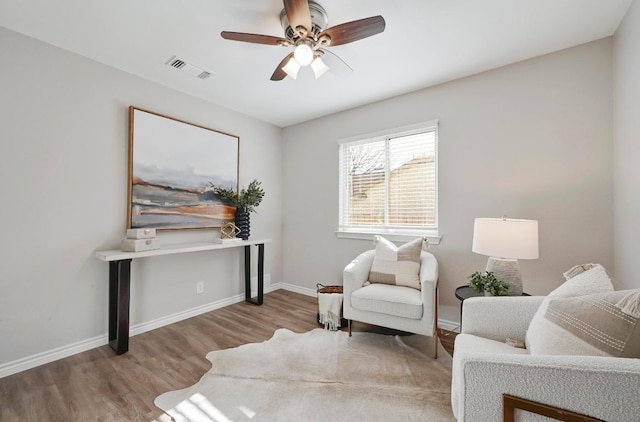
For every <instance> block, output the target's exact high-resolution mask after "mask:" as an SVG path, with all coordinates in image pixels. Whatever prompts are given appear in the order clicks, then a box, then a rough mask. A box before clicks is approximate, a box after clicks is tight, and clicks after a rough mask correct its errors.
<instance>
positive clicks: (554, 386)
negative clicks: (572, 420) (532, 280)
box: [451, 296, 640, 422]
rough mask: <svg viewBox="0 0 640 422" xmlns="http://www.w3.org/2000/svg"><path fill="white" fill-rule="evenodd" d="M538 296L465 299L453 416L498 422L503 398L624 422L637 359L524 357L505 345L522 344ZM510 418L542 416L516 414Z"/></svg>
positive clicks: (634, 400)
mask: <svg viewBox="0 0 640 422" xmlns="http://www.w3.org/2000/svg"><path fill="white" fill-rule="evenodd" d="M543 299H544V297H540V296H531V297H481V298H470V299H467V300H465V301H464V312H463V316H462V333H461V334H459V335H458V336H457V337H456V341H455V349H454V356H453V373H452V384H451V405H452V408H453V413H454V415H455V416H456V419H457V420H458V421H459V422H460V421H473V422H489V421H491V422H494V421H499V420H502V395H503V394H510V395H512V396H517V397H520V398H523V399H527V400H531V401H535V402H539V403H544V404H546V405H550V406H553V407H558V408H561V409H565V410H570V411H573V412H577V413H580V414H585V415H589V416H592V417H594V418H597V419H601V420H603V421H616V422H631V421H637V420H638V417H639V416H638V415H640V400H638V391H640V359H628V358H615V357H592V356H558V355H530V354H529V353H528V352H527V351H526V350H525V349H517V348H514V347H511V346H509V345H507V344H505V340H506V339H507V338H511V339H514V340H520V341H524V338H525V334H526V331H527V329H528V327H529V323H530V321H531V319H532V318H533V316H534V314H535V313H536V310H537V309H538V307H539V306H540V304H541V303H542V300H543ZM516 420H517V421H541V420H549V419H546V418H542V417H541V416H537V415H533V414H530V413H519V414H518V416H517V419H516Z"/></svg>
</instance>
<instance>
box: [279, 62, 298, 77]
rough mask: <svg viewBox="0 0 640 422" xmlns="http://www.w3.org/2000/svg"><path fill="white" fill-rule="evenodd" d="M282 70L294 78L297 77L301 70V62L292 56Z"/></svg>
mask: <svg viewBox="0 0 640 422" xmlns="http://www.w3.org/2000/svg"><path fill="white" fill-rule="evenodd" d="M282 70H284V73H286V74H287V75H289V76H291V77H292V78H293V79H296V78H297V77H298V71H299V70H300V64H298V62H297V61H296V60H295V59H294V58H293V57H292V58H291V59H289V61H288V62H287V64H285V65H284V66H282Z"/></svg>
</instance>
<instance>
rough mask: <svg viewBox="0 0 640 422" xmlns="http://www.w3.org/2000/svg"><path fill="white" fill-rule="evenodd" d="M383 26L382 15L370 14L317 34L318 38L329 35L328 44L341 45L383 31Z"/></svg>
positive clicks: (384, 24)
mask: <svg viewBox="0 0 640 422" xmlns="http://www.w3.org/2000/svg"><path fill="white" fill-rule="evenodd" d="M385 26H386V23H385V21H384V18H383V17H382V16H372V17H370V18H364V19H359V20H357V21H352V22H347V23H343V24H340V25H336V26H333V27H331V28H329V29H327V30H325V31H323V32H321V33H320V34H318V39H320V38H322V36H323V35H328V36H329V37H331V43H330V44H329V45H330V46H336V45H342V44H347V43H350V42H354V41H358V40H361V39H363V38H367V37H370V36H372V35H376V34H379V33H381V32H383V31H384V28H385Z"/></svg>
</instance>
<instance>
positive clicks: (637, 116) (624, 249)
mask: <svg viewBox="0 0 640 422" xmlns="http://www.w3.org/2000/svg"><path fill="white" fill-rule="evenodd" d="M614 51H615V56H614V69H615V71H614V81H615V83H614V98H615V102H614V116H615V119H614V139H615V142H614V164H615V165H614V198H615V201H614V210H615V213H614V215H615V217H614V232H615V278H616V282H617V283H618V284H619V285H621V286H623V287H626V288H638V287H640V277H638V275H637V274H638V269H637V268H636V264H637V263H638V256H639V255H640V245H639V244H638V239H640V222H639V221H638V218H639V217H640V141H639V136H640V135H639V134H640V78H639V77H638V75H640V53H639V52H640V4H638V2H637V1H635V2H633V4H632V5H631V8H630V9H629V11H628V12H627V15H626V16H625V18H624V20H623V21H622V24H621V25H620V28H619V29H618V32H617V33H616V36H615V49H614Z"/></svg>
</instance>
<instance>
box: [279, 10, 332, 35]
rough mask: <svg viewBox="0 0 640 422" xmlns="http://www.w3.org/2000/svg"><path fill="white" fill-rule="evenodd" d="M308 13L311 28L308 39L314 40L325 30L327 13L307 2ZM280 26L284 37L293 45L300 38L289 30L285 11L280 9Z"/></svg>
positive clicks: (291, 29)
mask: <svg viewBox="0 0 640 422" xmlns="http://www.w3.org/2000/svg"><path fill="white" fill-rule="evenodd" d="M309 11H310V12H311V26H312V28H311V33H310V34H308V37H309V38H313V39H316V38H317V36H318V34H319V33H321V32H322V31H324V30H325V29H327V26H328V24H329V19H328V18H327V12H326V11H325V10H324V8H323V7H322V6H320V5H319V4H318V3H316V2H314V1H309ZM280 24H281V25H282V29H284V35H285V37H286V38H287V39H289V40H291V41H292V42H293V43H294V44H295V41H296V40H297V39H298V38H300V37H299V35H298V33H297V32H296V31H294V29H293V28H291V25H290V24H289V19H288V18H287V11H286V9H282V12H280ZM307 29H309V28H307Z"/></svg>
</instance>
